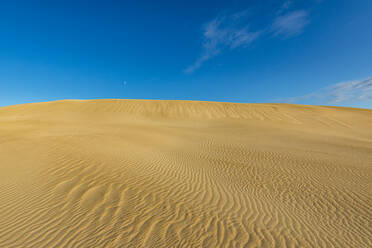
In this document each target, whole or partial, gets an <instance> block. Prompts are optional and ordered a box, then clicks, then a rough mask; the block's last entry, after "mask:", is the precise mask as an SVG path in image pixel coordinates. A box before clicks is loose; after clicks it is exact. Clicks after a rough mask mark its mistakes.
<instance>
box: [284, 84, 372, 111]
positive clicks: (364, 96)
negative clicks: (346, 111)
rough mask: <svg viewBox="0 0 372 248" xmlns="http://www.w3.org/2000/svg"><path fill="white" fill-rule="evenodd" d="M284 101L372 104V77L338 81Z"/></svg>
mask: <svg viewBox="0 0 372 248" xmlns="http://www.w3.org/2000/svg"><path fill="white" fill-rule="evenodd" d="M282 102H289V103H303V102H306V103H309V102H310V103H317V104H333V105H352V104H362V103H371V104H372V78H367V79H364V80H356V81H351V82H342V83H337V84H334V85H331V86H329V87H326V88H323V89H320V90H319V91H315V92H312V93H310V94H306V95H303V96H298V97H290V98H286V99H282Z"/></svg>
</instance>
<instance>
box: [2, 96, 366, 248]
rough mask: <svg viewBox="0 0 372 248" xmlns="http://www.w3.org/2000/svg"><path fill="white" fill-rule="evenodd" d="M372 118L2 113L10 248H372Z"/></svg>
mask: <svg viewBox="0 0 372 248" xmlns="http://www.w3.org/2000/svg"><path fill="white" fill-rule="evenodd" d="M371 182H372V110H366V109H352V108H336V107H319V106H301V105H289V104H233V103H212V102H192V101H141V100H92V101H57V102H49V103H35V104H25V105H16V106H9V107H3V108H0V190H1V194H0V210H1V211H0V247H7V248H8V247H9V248H10V247H372V225H371V223H372V184H371Z"/></svg>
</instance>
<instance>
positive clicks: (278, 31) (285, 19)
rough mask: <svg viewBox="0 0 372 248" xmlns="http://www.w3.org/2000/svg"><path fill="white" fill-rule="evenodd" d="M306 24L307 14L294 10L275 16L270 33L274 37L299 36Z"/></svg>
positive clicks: (303, 11) (307, 20) (307, 21)
mask: <svg viewBox="0 0 372 248" xmlns="http://www.w3.org/2000/svg"><path fill="white" fill-rule="evenodd" d="M308 24H309V18H308V13H307V12H306V11H305V10H296V11H292V12H288V13H285V14H283V15H279V16H277V17H276V19H275V20H274V22H273V25H272V32H273V33H274V35H275V36H278V35H281V36H284V37H285V38H288V37H291V36H294V35H298V34H300V33H301V32H302V31H303V30H304V28H305V27H306V26H307V25H308Z"/></svg>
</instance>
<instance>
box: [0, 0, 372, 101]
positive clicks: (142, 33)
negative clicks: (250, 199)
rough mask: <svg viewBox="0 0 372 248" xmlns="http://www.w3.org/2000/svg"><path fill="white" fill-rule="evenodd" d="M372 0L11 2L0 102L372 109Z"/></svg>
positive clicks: (2, 17)
mask: <svg viewBox="0 0 372 248" xmlns="http://www.w3.org/2000/svg"><path fill="white" fill-rule="evenodd" d="M371 24H372V1H370V0H358V1H350V0H322V1H320V0H297V1H296V0H292V1H288V0H281V1H279V0H278V1H270V0H269V1H260V0H255V1H253V0H252V1H249V0H242V1H238V0H235V1H234V0H231V1H226V0H223V1H219V0H213V1H200V0H199V1H191V0H190V1H93V0H92V1H76V0H75V1H69V0H65V1H49V0H45V1H37V0H34V1H29V0H25V1H18V0H12V1H2V2H1V6H0V106H5V105H11V104H19V103H28V102H40V101H50V100H58V99H92V98H125V99H170V100H174V99H184V100H207V101H229V102H296V103H305V104H329V105H345V106H355V107H369V108H371V107H372V103H371V101H372V79H371V77H372V28H371Z"/></svg>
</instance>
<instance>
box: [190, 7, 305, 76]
mask: <svg viewBox="0 0 372 248" xmlns="http://www.w3.org/2000/svg"><path fill="white" fill-rule="evenodd" d="M292 5H293V1H292V0H286V1H284V2H283V4H282V5H281V6H280V8H279V10H277V11H276V12H275V11H274V12H273V13H271V18H268V20H266V21H267V24H266V25H264V26H263V27H262V25H261V28H260V29H256V30H255V29H254V27H256V26H259V25H257V22H260V21H262V20H258V19H255V18H251V17H250V16H249V13H250V12H249V11H248V10H243V11H240V12H237V13H233V14H231V15H224V16H219V17H216V18H215V19H213V20H211V21H209V22H207V23H206V24H204V25H203V28H202V30H203V35H202V41H203V42H202V52H201V55H200V56H199V58H197V59H196V60H195V62H194V63H193V64H191V65H190V66H188V67H187V68H186V69H185V70H184V72H185V73H192V72H194V71H195V70H197V69H198V68H200V67H201V66H202V65H203V63H204V62H206V61H208V60H210V59H211V58H213V57H215V56H217V55H218V54H220V53H221V52H223V51H229V50H230V51H231V50H234V49H236V48H240V47H243V48H244V47H247V46H248V45H249V44H251V43H252V42H253V41H255V40H256V39H258V38H259V37H261V38H262V37H266V38H270V37H277V36H280V37H283V38H289V37H293V36H296V35H299V34H300V33H302V32H303V30H304V28H305V27H306V26H307V25H308V24H309V23H310V18H309V13H308V11H306V10H291V9H292ZM262 15H265V16H267V15H268V14H267V13H263V14H262ZM256 16H260V15H256ZM269 16H270V15H269Z"/></svg>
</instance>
